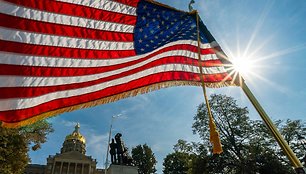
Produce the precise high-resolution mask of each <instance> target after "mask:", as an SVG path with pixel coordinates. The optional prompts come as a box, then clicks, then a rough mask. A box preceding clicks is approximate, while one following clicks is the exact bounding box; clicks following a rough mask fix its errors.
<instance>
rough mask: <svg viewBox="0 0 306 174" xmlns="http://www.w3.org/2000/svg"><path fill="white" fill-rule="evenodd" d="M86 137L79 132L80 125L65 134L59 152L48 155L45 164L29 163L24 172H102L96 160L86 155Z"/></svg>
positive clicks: (48, 173)
mask: <svg viewBox="0 0 306 174" xmlns="http://www.w3.org/2000/svg"><path fill="white" fill-rule="evenodd" d="M85 153H86V139H85V137H84V136H83V135H82V134H81V133H80V125H79V124H77V125H76V126H75V130H74V131H73V132H72V133H71V134H69V135H67V136H66V138H65V141H64V143H63V146H62V148H61V152H60V153H58V154H55V155H49V157H48V158H47V164H46V165H37V164H29V165H28V166H27V168H26V170H25V174H103V173H104V170H103V169H97V168H96V165H97V161H96V160H95V159H93V158H92V157H91V156H86V155H85Z"/></svg>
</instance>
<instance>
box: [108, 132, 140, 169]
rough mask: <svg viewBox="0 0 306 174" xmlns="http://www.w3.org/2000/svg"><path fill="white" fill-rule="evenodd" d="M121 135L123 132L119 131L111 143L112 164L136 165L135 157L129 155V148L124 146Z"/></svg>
mask: <svg viewBox="0 0 306 174" xmlns="http://www.w3.org/2000/svg"><path fill="white" fill-rule="evenodd" d="M121 137H122V134H121V133H117V134H116V135H115V140H114V139H112V142H111V143H110V144H109V146H110V151H109V153H110V154H111V161H112V164H120V165H130V166H132V165H134V163H133V159H132V157H131V156H129V152H128V148H127V147H125V146H124V142H123V140H122V139H121Z"/></svg>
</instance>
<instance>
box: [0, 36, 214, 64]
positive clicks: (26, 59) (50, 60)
mask: <svg viewBox="0 0 306 174" xmlns="http://www.w3.org/2000/svg"><path fill="white" fill-rule="evenodd" d="M177 44H190V45H194V46H196V45H197V42H196V41H190V40H180V41H176V42H171V43H168V44H166V45H164V46H162V47H160V48H158V49H156V50H154V51H153V52H150V53H147V54H145V55H139V56H132V57H126V58H123V59H120V58H118V59H75V58H60V57H40V56H26V55H20V54H14V53H10V52H1V51H0V57H1V59H0V63H1V64H10V65H24V66H48V67H101V66H111V65H117V64H122V63H126V62H130V61H135V60H138V59H141V58H143V57H146V56H147V55H149V54H153V53H155V52H157V51H159V50H161V49H163V48H166V47H169V46H173V45H177ZM211 45H214V44H202V47H203V48H212V46H211ZM177 52H179V51H178V50H176V51H169V52H167V54H166V56H169V55H178V53H177ZM181 52H182V53H181V55H189V56H188V57H190V58H195V59H198V57H197V53H192V52H190V51H184V50H182V51H181ZM191 54H196V55H191ZM201 58H202V60H204V61H206V60H217V59H218V57H217V56H216V55H215V54H207V55H202V56H201Z"/></svg>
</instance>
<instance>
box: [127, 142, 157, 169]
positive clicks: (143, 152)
mask: <svg viewBox="0 0 306 174" xmlns="http://www.w3.org/2000/svg"><path fill="white" fill-rule="evenodd" d="M132 157H133V159H134V162H135V165H136V166H137V167H138V173H139V174H151V173H155V172H156V168H155V165H156V163H157V161H156V159H155V156H154V153H153V152H152V149H151V148H150V147H149V146H148V145H147V144H144V145H138V146H136V147H135V148H132Z"/></svg>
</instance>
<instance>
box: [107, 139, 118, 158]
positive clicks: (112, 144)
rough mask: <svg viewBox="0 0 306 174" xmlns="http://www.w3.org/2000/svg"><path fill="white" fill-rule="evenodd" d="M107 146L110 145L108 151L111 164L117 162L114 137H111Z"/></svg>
mask: <svg viewBox="0 0 306 174" xmlns="http://www.w3.org/2000/svg"><path fill="white" fill-rule="evenodd" d="M109 147H110V150H109V153H110V155H111V161H112V164H116V163H117V158H116V147H117V145H116V143H115V140H114V138H112V142H111V143H110V144H109Z"/></svg>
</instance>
